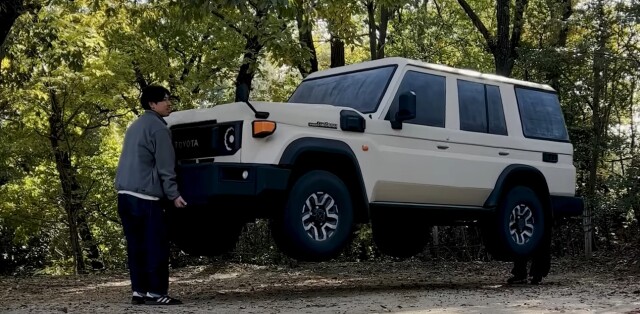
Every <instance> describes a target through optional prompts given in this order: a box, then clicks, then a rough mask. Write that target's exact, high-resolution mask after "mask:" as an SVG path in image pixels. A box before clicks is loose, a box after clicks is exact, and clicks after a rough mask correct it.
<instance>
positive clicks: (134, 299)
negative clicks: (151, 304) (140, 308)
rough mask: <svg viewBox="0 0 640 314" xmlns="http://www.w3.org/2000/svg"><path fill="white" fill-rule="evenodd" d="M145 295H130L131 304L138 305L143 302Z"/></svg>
mask: <svg viewBox="0 0 640 314" xmlns="http://www.w3.org/2000/svg"><path fill="white" fill-rule="evenodd" d="M146 298H147V297H139V296H136V295H134V296H133V297H131V304H133V305H140V304H144V301H145V299H146Z"/></svg>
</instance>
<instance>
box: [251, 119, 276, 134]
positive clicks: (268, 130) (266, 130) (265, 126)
mask: <svg viewBox="0 0 640 314" xmlns="http://www.w3.org/2000/svg"><path fill="white" fill-rule="evenodd" d="M252 125H253V137H257V138H263V137H267V136H269V135H271V134H273V132H275V131H276V123H275V122H273V121H268V120H256V121H253V123H252Z"/></svg>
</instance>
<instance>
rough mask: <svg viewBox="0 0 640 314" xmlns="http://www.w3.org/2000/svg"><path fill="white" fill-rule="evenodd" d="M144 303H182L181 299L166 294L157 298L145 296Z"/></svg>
mask: <svg viewBox="0 0 640 314" xmlns="http://www.w3.org/2000/svg"><path fill="white" fill-rule="evenodd" d="M144 304H146V305H176V304H182V301H180V300H178V299H175V298H172V297H170V296H168V295H164V296H160V297H157V298H153V297H146V298H145V301H144Z"/></svg>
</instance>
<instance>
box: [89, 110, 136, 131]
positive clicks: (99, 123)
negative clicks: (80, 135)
mask: <svg viewBox="0 0 640 314" xmlns="http://www.w3.org/2000/svg"><path fill="white" fill-rule="evenodd" d="M126 115H127V113H122V114H114V115H108V116H107V117H106V122H105V120H102V121H101V122H98V124H94V125H89V126H86V127H84V130H85V131H88V130H92V129H97V128H100V127H108V126H109V124H110V123H111V120H112V119H115V118H120V117H123V116H126Z"/></svg>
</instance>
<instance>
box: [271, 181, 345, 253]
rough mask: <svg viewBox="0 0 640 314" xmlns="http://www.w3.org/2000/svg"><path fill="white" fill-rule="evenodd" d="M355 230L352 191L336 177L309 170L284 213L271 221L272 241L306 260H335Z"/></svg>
mask: <svg viewBox="0 0 640 314" xmlns="http://www.w3.org/2000/svg"><path fill="white" fill-rule="evenodd" d="M309 205H311V207H312V208H309ZM305 227H306V229H305ZM352 230H353V203H352V200H351V196H350V194H349V190H348V189H347V186H346V185H345V184H344V182H343V181H342V180H341V179H340V178H338V177H337V176H336V175H334V174H332V173H330V172H327V171H322V170H313V171H310V172H308V173H306V174H304V175H302V176H301V177H300V178H299V179H298V180H296V182H295V183H294V184H293V186H292V188H291V190H290V191H289V198H288V200H287V203H286V206H285V209H284V211H282V212H280V213H279V214H277V215H276V217H274V219H273V220H272V232H273V238H274V241H275V242H276V244H277V245H278V247H279V248H280V250H282V251H283V252H284V253H285V254H287V255H288V256H290V257H293V258H295V259H298V260H303V261H315V262H317V261H326V260H330V259H332V258H335V257H336V256H338V255H339V254H340V253H341V252H342V250H343V249H344V247H345V245H346V244H347V242H348V241H349V239H350V236H351V233H352Z"/></svg>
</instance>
